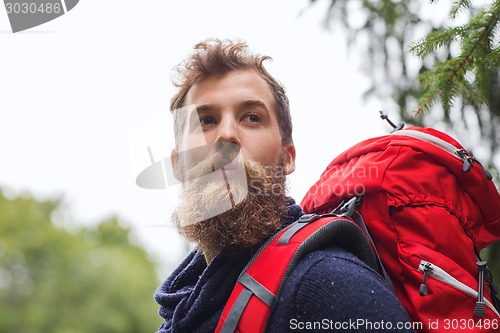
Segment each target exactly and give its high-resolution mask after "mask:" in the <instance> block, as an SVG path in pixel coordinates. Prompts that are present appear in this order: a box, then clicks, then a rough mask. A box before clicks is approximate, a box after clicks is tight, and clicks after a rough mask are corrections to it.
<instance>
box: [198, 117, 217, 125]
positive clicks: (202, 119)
mask: <svg viewBox="0 0 500 333" xmlns="http://www.w3.org/2000/svg"><path fill="white" fill-rule="evenodd" d="M216 123H217V122H216V121H215V119H214V118H213V117H210V116H204V117H200V124H201V126H210V125H214V124H216Z"/></svg>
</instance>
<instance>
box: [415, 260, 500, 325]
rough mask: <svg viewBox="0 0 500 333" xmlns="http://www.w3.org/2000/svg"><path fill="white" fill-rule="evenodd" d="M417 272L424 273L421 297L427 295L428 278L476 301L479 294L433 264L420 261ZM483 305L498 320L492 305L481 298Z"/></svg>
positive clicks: (496, 312)
mask: <svg viewBox="0 0 500 333" xmlns="http://www.w3.org/2000/svg"><path fill="white" fill-rule="evenodd" d="M418 270H419V271H421V272H423V273H424V277H423V280H422V284H421V285H420V288H419V292H420V295H421V296H426V295H427V293H428V290H427V285H426V281H427V278H428V277H432V278H434V279H436V280H438V281H441V282H443V283H445V284H447V285H449V286H451V287H453V288H455V289H457V290H460V291H461V292H463V293H465V294H467V295H469V296H471V297H473V298H475V299H477V298H478V296H480V295H479V293H478V292H477V291H476V290H474V289H473V288H471V287H469V286H468V285H466V284H464V283H462V282H460V281H458V280H457V279H455V278H454V277H453V276H452V275H450V274H449V273H448V272H446V271H445V270H443V269H442V268H441V267H439V266H436V265H434V264H433V263H430V262H428V261H426V260H422V261H420V264H419V265H418ZM483 302H484V305H486V306H488V307H489V308H490V309H491V310H492V311H493V312H494V313H495V314H496V315H497V317H499V318H500V314H499V313H498V311H497V310H496V309H495V307H494V306H493V304H491V302H490V301H489V300H487V299H486V298H483Z"/></svg>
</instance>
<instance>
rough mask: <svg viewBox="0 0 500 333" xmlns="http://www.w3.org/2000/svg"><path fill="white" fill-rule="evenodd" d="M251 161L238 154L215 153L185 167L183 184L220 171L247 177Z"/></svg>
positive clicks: (182, 171) (182, 177)
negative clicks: (247, 166) (248, 165)
mask: <svg viewBox="0 0 500 333" xmlns="http://www.w3.org/2000/svg"><path fill="white" fill-rule="evenodd" d="M248 162H249V160H248V158H246V157H245V156H243V155H242V154H241V153H240V152H239V151H238V152H230V153H228V152H214V153H212V154H210V155H208V156H207V157H206V158H205V159H203V160H201V161H198V162H196V163H195V164H192V165H190V166H186V167H183V168H182V170H181V180H182V182H185V181H191V180H195V179H197V178H201V177H203V176H207V175H209V174H211V173H214V172H216V171H218V170H221V171H222V172H223V174H224V175H225V172H227V171H230V170H231V171H232V172H234V173H235V174H236V175H238V174H239V175H241V176H243V175H245V172H246V168H245V166H246V164H248Z"/></svg>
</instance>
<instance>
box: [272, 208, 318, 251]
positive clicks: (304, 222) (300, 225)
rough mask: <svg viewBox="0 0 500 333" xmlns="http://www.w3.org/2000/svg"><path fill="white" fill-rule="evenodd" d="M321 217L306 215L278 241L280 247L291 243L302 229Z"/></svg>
mask: <svg viewBox="0 0 500 333" xmlns="http://www.w3.org/2000/svg"><path fill="white" fill-rule="evenodd" d="M320 217H321V216H319V215H317V214H304V215H302V216H301V217H300V218H299V219H298V220H297V223H295V224H294V225H293V226H292V227H290V228H289V229H288V230H287V231H285V232H284V233H283V235H281V237H280V239H279V240H278V245H285V244H288V243H289V242H290V239H291V238H292V237H293V235H295V234H296V233H297V232H298V231H299V230H300V229H302V228H304V227H305V226H306V225H307V224H308V223H309V222H312V221H314V220H317V219H319V218H320Z"/></svg>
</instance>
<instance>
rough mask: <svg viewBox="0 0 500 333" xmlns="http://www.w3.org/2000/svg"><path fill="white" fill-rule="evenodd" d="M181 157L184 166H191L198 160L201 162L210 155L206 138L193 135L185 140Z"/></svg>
mask: <svg viewBox="0 0 500 333" xmlns="http://www.w3.org/2000/svg"><path fill="white" fill-rule="evenodd" d="M178 154H179V159H180V160H181V161H182V165H183V166H187V167H189V166H191V165H192V164H194V163H196V162H200V161H202V160H204V159H206V158H207V157H208V154H209V150H208V146H207V143H206V141H205V138H204V137H203V136H201V138H199V137H196V138H195V137H191V138H189V139H187V140H185V141H184V144H182V145H181V150H180V151H179V153H178Z"/></svg>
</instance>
